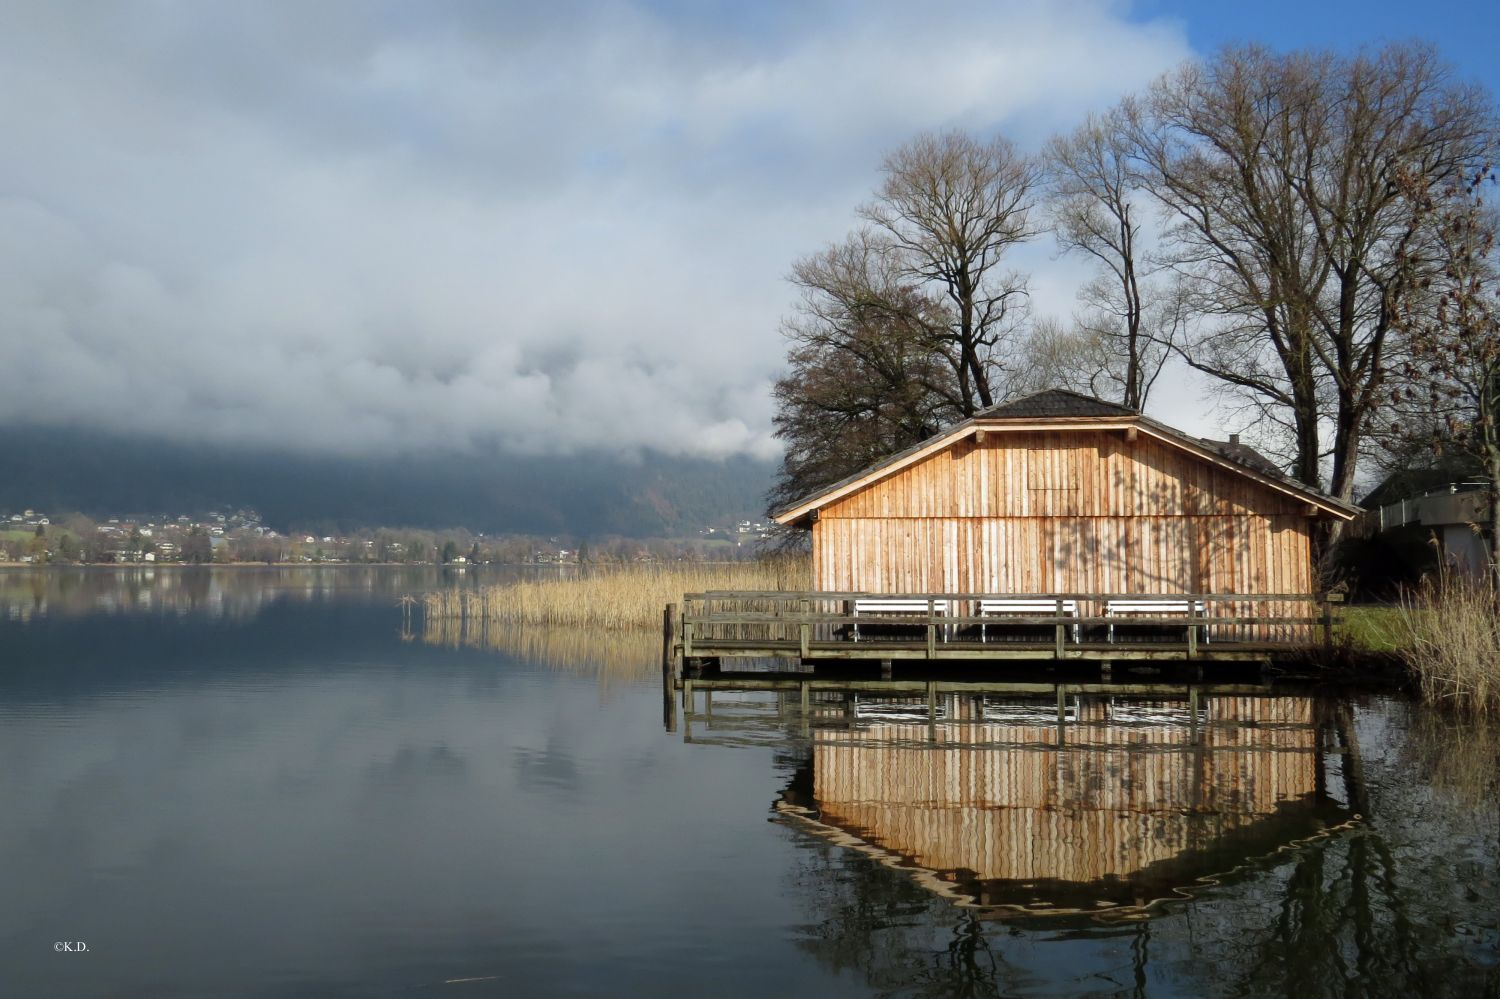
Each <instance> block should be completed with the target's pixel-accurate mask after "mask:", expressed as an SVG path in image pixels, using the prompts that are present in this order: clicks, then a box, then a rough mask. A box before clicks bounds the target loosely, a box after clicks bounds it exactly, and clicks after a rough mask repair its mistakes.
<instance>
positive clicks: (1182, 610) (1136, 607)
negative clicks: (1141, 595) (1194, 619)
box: [1104, 597, 1213, 643]
mask: <svg viewBox="0 0 1500 999" xmlns="http://www.w3.org/2000/svg"><path fill="white" fill-rule="evenodd" d="M1130 614H1145V615H1154V616H1158V617H1167V616H1176V615H1182V616H1183V617H1188V616H1189V615H1193V616H1198V617H1202V616H1205V615H1206V614H1207V609H1206V607H1205V604H1204V601H1202V600H1181V599H1177V598H1175V597H1160V598H1152V599H1141V600H1106V601H1104V616H1105V617H1117V616H1125V615H1130ZM1202 628H1203V641H1204V642H1205V643H1207V642H1211V641H1213V639H1212V637H1211V635H1210V633H1209V630H1208V625H1207V624H1204V625H1203V626H1202ZM1109 640H1110V641H1111V642H1113V641H1114V640H1115V626H1114V623H1113V622H1111V623H1110V626H1109Z"/></svg>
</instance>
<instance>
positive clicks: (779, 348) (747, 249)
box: [0, 0, 1489, 456]
mask: <svg viewBox="0 0 1500 999" xmlns="http://www.w3.org/2000/svg"><path fill="white" fill-rule="evenodd" d="M1183 6H1184V7H1185V8H1187V9H1191V7H1192V6H1193V5H1191V4H1184V5H1183ZM1170 7H1171V5H1169V4H1162V3H1146V4H1142V5H1137V6H1135V7H1134V8H1132V6H1131V5H1129V4H1126V3H1108V2H1037V3H1023V2H989V3H985V2H957V0H955V2H936V3H934V2H927V3H922V4H915V3H911V2H909V0H902V2H890V3H869V2H852V0H851V2H846V3H837V2H806V0H803V2H797V3H786V4H771V3H749V2H743V0H736V2H725V3H698V2H690V0H675V2H659V3H628V2H598V3H595V2H580V3H553V2H549V3H514V4H507V3H499V2H479V0H476V2H472V3H463V2H444V3H413V2H390V3H379V2H362V3H352V2H351V3H332V2H316V3H309V2H295V3H293V2H284V3H269V2H268V3H260V2H238V3H206V2H180V3H177V2H138V3H130V4H127V3H117V4H89V5H83V4H73V3H56V2H52V0H43V2H38V3H33V4H27V3H13V2H4V3H0V29H3V30H0V130H3V134H4V136H5V154H4V155H3V156H0V347H3V352H0V422H3V423H15V422H18V421H28V422H43V423H53V424H58V423H62V424H69V425H73V426H82V427H96V426H97V427H101V428H108V429H110V430H113V431H127V432H141V433H146V434H152V435H166V436H170V437H173V438H177V439H186V440H194V441H203V440H207V441H216V442H225V443H226V444H238V443H254V444H264V445H272V446H282V445H285V446H290V447H295V448H298V449H302V450H312V451H330V452H340V453H368V452H371V451H375V452H380V451H388V450H403V449H410V448H424V449H425V448H430V447H432V446H434V445H452V446H464V445H467V444H469V443H474V442H478V443H486V444H488V443H495V444H498V445H500V446H501V447H504V448H507V449H510V450H517V451H527V452H571V451H576V450H579V449H586V448H608V449H611V450H614V449H626V450H629V449H636V448H640V447H646V446H652V447H656V448H658V449H661V450H663V451H667V452H672V453H680V454H692V455H722V454H729V453H751V454H758V455H762V456H771V455H774V454H776V453H777V448H776V445H775V442H774V441H773V439H772V438H771V436H770V418H771V406H770V402H769V398H768V388H769V384H770V382H771V380H772V379H774V378H775V376H776V374H777V372H778V369H779V367H780V364H781V360H782V355H783V351H784V344H783V342H782V340H781V337H780V335H779V333H778V324H779V322H780V319H781V317H782V316H783V315H785V314H786V312H787V311H788V308H789V306H790V303H791V301H792V299H793V295H792V292H791V289H790V288H789V287H788V285H787V284H786V281H785V275H786V274H787V272H788V269H789V267H790V264H791V262H792V260H793V259H795V258H796V257H798V256H800V255H802V254H805V253H808V252H811V251H814V250H816V249H818V248H819V247H821V246H822V245H824V244H825V243H827V242H829V241H832V240H835V239H838V238H839V237H841V236H842V235H843V234H844V233H846V232H847V231H848V230H849V229H850V227H851V225H852V224H853V221H854V217H853V209H854V207H855V206H856V205H857V204H858V203H860V202H861V201H862V200H864V199H865V198H866V197H867V196H868V194H869V192H870V191H871V190H872V188H873V186H874V185H875V183H876V180H877V167H878V164H879V160H880V158H881V155H882V154H883V153H884V152H886V151H888V150H889V149H891V148H893V147H894V146H895V145H897V144H899V143H901V142H902V141H904V140H906V139H908V138H910V137H911V136H912V135H914V134H916V133H918V132H920V131H923V130H932V129H944V128H949V127H960V128H965V129H970V130H973V131H975V132H978V133H982V134H988V133H991V132H994V131H1002V132H1004V133H1005V134H1007V135H1009V136H1011V137H1012V138H1014V139H1015V140H1016V141H1018V142H1019V143H1020V144H1021V145H1022V146H1023V147H1025V148H1028V149H1031V148H1035V147H1036V146H1038V145H1039V144H1040V142H1041V141H1042V140H1043V139H1044V138H1045V137H1046V136H1047V135H1048V134H1050V133H1051V132H1053V131H1056V130H1059V129H1063V128H1068V127H1070V126H1072V125H1073V124H1075V123H1076V122H1077V121H1078V120H1079V119H1080V118H1081V117H1082V116H1083V115H1084V114H1085V113H1086V112H1087V111H1089V110H1093V109H1102V108H1104V107H1107V106H1108V105H1110V104H1112V103H1113V102H1114V101H1115V100H1116V99H1118V98H1119V97H1120V96H1121V95H1122V94H1123V93H1125V92H1127V91H1130V90H1134V89H1137V88H1139V87H1140V86H1141V85H1143V84H1145V83H1146V82H1148V81H1149V80H1150V79H1152V78H1153V77H1155V76H1156V75H1158V74H1159V73H1161V72H1163V71H1164V70H1167V69H1169V68H1171V67H1172V66H1174V65H1176V64H1178V63H1179V62H1181V61H1182V60H1185V59H1188V58H1191V57H1192V56H1193V55H1194V47H1195V46H1196V47H1198V48H1204V47H1205V46H1207V45H1212V44H1218V43H1219V42H1221V41H1224V40H1227V39H1226V38H1224V37H1220V36H1221V35H1225V34H1226V33H1229V32H1233V31H1237V30H1253V26H1251V27H1250V28H1248V29H1245V28H1236V26H1235V25H1234V24H1232V23H1229V22H1224V21H1221V20H1215V21H1211V22H1194V21H1193V20H1192V19H1191V18H1184V17H1182V16H1181V15H1180V14H1179V13H1174V12H1173V11H1172V10H1171V9H1169V8H1170ZM1351 9H1358V8H1356V7H1355V6H1354V5H1351ZM1194 16H1195V17H1196V16H1197V15H1194ZM1483 16H1485V17H1488V16H1489V15H1483ZM1400 27H1401V26H1400V25H1392V24H1390V23H1382V24H1381V25H1380V26H1379V30H1381V31H1385V32H1388V33H1389V32H1393V31H1396V32H1397V33H1398V34H1399V35H1405V34H1407V33H1409V32H1406V31H1397V29H1399V28H1400ZM1421 28H1422V26H1421V25H1414V26H1413V31H1414V32H1416V33H1420V30H1421ZM1283 29H1284V26H1282V29H1278V31H1280V32H1281V33H1279V34H1277V35H1275V36H1274V37H1271V38H1269V39H1268V40H1270V41H1272V42H1274V43H1277V44H1300V43H1308V44H1326V43H1327V42H1326V40H1325V39H1323V38H1320V37H1317V32H1316V31H1312V29H1309V30H1310V31H1312V33H1311V34H1310V35H1309V37H1307V38H1306V39H1305V40H1303V39H1300V38H1298V37H1297V36H1295V35H1294V36H1292V37H1286V36H1285V33H1284V30H1283ZM1330 30H1332V29H1331V28H1330ZM1371 30H1375V29H1374V28H1372V29H1371ZM1459 33H1463V32H1462V31H1461V29H1460V31H1459ZM1347 40H1348V39H1347V37H1345V41H1347ZM1460 61H1461V62H1462V60H1460ZM1461 68H1462V66H1461ZM1017 263H1018V264H1020V265H1021V266H1023V267H1026V268H1028V269H1030V270H1031V271H1032V272H1033V274H1034V283H1035V291H1036V304H1037V308H1038V310H1039V311H1041V312H1043V313H1053V314H1057V315H1059V316H1066V315H1067V314H1069V312H1070V311H1071V309H1072V307H1073V295H1074V292H1075V289H1076V287H1077V285H1078V284H1079V282H1080V279H1081V276H1082V274H1083V271H1082V269H1081V265H1077V264H1073V263H1071V262H1068V261H1058V260H1056V259H1055V250H1054V247H1053V246H1052V245H1050V243H1048V242H1046V241H1043V242H1040V243H1038V244H1037V245H1036V246H1035V247H1033V248H1031V249H1030V250H1029V251H1028V252H1027V253H1026V254H1025V255H1024V256H1023V257H1022V258H1020V259H1018V261H1017ZM1153 409H1154V411H1155V412H1156V413H1157V415H1159V416H1162V417H1163V418H1166V419H1168V420H1170V421H1172V422H1175V423H1178V424H1179V425H1183V426H1186V427H1187V428H1189V429H1194V430H1199V431H1201V432H1205V433H1206V432H1210V431H1212V430H1215V429H1217V428H1216V426H1215V419H1214V416H1213V413H1212V412H1211V411H1210V409H1209V408H1208V404H1207V403H1206V402H1205V400H1204V398H1203V393H1202V392H1201V389H1200V387H1198V386H1195V385H1194V384H1192V383H1190V382H1186V381H1177V380H1174V381H1173V383H1172V384H1171V385H1168V386H1167V387H1166V388H1164V389H1161V390H1159V397H1158V400H1157V404H1156V405H1155V406H1154V407H1153Z"/></svg>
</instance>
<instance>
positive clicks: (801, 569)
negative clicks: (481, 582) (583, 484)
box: [422, 556, 811, 629]
mask: <svg viewBox="0 0 1500 999" xmlns="http://www.w3.org/2000/svg"><path fill="white" fill-rule="evenodd" d="M810 579H811V564H810V562H809V560H808V559H807V558H806V557H805V556H804V557H769V558H765V559H760V560H758V561H755V562H673V563H665V564H658V563H629V564H626V565H621V566H603V565H600V566H590V567H589V569H588V571H587V572H586V573H583V574H581V575H579V576H576V577H571V578H560V579H540V580H526V581H522V582H516V583H504V584H498V585H494V586H484V587H480V588H479V589H478V590H459V589H453V590H439V591H437V592H434V593H429V594H427V595H426V596H425V597H423V599H422V605H423V611H424V614H425V617H426V619H427V620H428V621H435V620H444V619H447V620H462V621H466V622H471V623H475V624H480V623H482V624H485V625H493V624H531V625H551V626H558V625H561V626H567V627H573V628H604V629H616V628H660V627H661V615H662V609H663V608H665V607H666V606H667V604H669V603H679V602H681V600H682V595H683V594H684V593H699V592H702V591H704V590H805V589H807V588H808V585H809V582H810Z"/></svg>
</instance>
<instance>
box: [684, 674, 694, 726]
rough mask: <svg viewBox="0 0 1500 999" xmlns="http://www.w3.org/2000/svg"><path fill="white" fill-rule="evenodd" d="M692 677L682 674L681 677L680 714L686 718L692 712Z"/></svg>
mask: <svg viewBox="0 0 1500 999" xmlns="http://www.w3.org/2000/svg"><path fill="white" fill-rule="evenodd" d="M693 707H694V705H693V678H692V677H690V676H684V677H683V678H682V715H683V717H684V718H687V717H688V716H689V715H691V714H692V713H693Z"/></svg>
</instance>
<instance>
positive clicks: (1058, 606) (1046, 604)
mask: <svg viewBox="0 0 1500 999" xmlns="http://www.w3.org/2000/svg"><path fill="white" fill-rule="evenodd" d="M1057 614H1062V615H1063V616H1065V617H1077V616H1078V601H1076V600H1048V599H1046V598H1043V597H1035V598H1014V597H1013V598H1009V599H1004V600H986V599H980V601H979V616H980V617H992V616H993V617H1001V616H1005V615H1010V616H1015V617H1048V616H1052V615H1057ZM1080 634H1081V633H1080V630H1079V627H1078V624H1077V622H1074V624H1073V641H1075V642H1077V641H1078V640H1079V638H1080ZM979 640H980V641H981V642H983V641H987V640H988V623H987V622H984V621H981V622H980V623H979Z"/></svg>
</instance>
